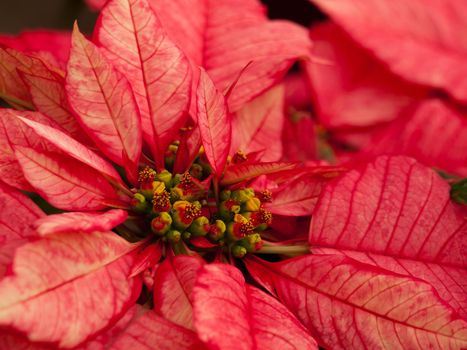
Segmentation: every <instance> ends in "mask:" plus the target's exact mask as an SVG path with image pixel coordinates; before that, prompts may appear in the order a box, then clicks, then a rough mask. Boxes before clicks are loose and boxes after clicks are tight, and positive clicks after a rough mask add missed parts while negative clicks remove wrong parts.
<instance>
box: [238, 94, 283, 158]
mask: <svg viewBox="0 0 467 350" xmlns="http://www.w3.org/2000/svg"><path fill="white" fill-rule="evenodd" d="M283 125H284V87H283V86H277V87H275V88H274V89H272V90H270V91H268V92H267V93H265V94H263V95H261V96H259V97H258V98H256V99H254V100H253V101H251V102H250V103H248V104H247V105H245V106H244V107H243V108H242V109H241V110H239V111H238V112H237V113H236V115H235V116H234V117H233V119H232V135H235V137H233V138H232V146H231V153H235V152H236V151H237V150H241V151H243V152H245V153H251V152H258V151H263V152H264V153H263V155H262V157H261V160H262V161H265V162H272V161H276V160H279V159H281V157H282V143H281V142H273V141H275V140H280V139H281V137H282V127H283Z"/></svg>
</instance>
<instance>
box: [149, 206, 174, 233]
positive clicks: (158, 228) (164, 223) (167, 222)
mask: <svg viewBox="0 0 467 350" xmlns="http://www.w3.org/2000/svg"><path fill="white" fill-rule="evenodd" d="M171 225H172V217H171V216H170V214H169V213H165V212H163V213H159V215H158V216H156V217H155V218H154V219H152V221H151V229H152V232H154V233H155V234H156V235H158V236H163V235H164V234H165V233H166V232H167V231H169V229H170V227H171Z"/></svg>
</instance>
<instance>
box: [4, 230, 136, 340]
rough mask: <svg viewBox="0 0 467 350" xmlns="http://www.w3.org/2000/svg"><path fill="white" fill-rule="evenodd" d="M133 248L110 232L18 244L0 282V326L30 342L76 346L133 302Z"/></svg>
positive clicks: (43, 239) (134, 282) (52, 237)
mask: <svg viewBox="0 0 467 350" xmlns="http://www.w3.org/2000/svg"><path fill="white" fill-rule="evenodd" d="M134 249H135V246H134V245H131V244H129V243H128V242H126V241H125V240H123V239H122V238H120V237H118V236H117V235H115V234H113V233H112V232H105V233H97V232H95V233H93V234H82V233H76V234H72V233H67V234H59V235H51V236H48V237H47V238H42V239H41V240H38V241H36V242H33V243H29V244H26V245H23V246H22V247H20V248H18V249H17V251H16V254H15V258H14V261H13V264H12V273H11V275H10V274H9V275H7V276H6V277H4V278H3V279H2V280H1V282H0V295H2V299H1V301H0V324H2V325H4V326H8V327H10V328H12V329H14V330H16V331H19V332H22V333H25V334H27V336H28V338H29V340H31V341H39V342H51V343H57V344H58V345H59V346H61V347H65V348H70V347H74V346H76V345H78V344H80V343H81V342H83V341H84V340H86V339H87V338H89V337H91V336H92V335H93V334H96V333H97V332H99V331H101V330H103V329H104V328H105V327H107V326H109V325H110V324H111V323H112V322H115V321H116V320H118V318H120V317H121V315H122V314H123V313H124V312H125V311H126V310H127V309H128V308H129V307H130V306H131V305H132V304H133V303H134V302H135V301H136V299H137V297H138V295H139V292H140V290H141V281H140V280H139V279H129V278H128V275H129V272H130V270H131V266H132V264H133V262H134V258H135V254H134ZM104 300H105V302H104ZM90 307H91V308H92V310H93V312H85V310H88V309H89V308H90Z"/></svg>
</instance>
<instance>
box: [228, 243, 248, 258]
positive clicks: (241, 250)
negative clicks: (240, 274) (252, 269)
mask: <svg viewBox="0 0 467 350" xmlns="http://www.w3.org/2000/svg"><path fill="white" fill-rule="evenodd" d="M246 253H247V250H246V248H245V247H243V246H241V245H234V246H233V248H232V255H233V256H234V257H236V258H240V259H241V258H243V257H244V256H245V255H246Z"/></svg>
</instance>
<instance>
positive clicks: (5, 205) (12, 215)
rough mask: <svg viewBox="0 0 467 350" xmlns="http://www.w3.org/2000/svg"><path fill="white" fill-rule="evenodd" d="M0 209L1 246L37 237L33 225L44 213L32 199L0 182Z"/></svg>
mask: <svg viewBox="0 0 467 350" xmlns="http://www.w3.org/2000/svg"><path fill="white" fill-rule="evenodd" d="M0 208H2V209H1V210H0V244H2V245H3V244H5V243H8V242H11V241H14V240H19V239H23V238H30V237H37V233H36V232H35V231H34V230H33V229H32V224H33V223H34V222H35V221H36V220H38V219H40V218H42V217H44V213H43V212H42V210H40V209H39V208H38V207H37V206H36V204H35V203H34V202H33V201H32V200H31V199H29V198H28V197H26V196H25V195H24V194H22V193H21V192H19V191H16V190H14V189H12V188H10V187H9V186H7V185H4V184H3V183H2V182H0Z"/></svg>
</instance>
